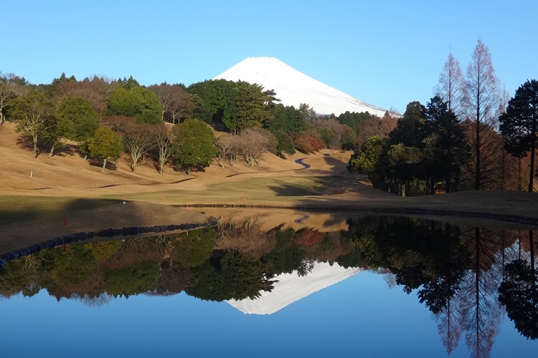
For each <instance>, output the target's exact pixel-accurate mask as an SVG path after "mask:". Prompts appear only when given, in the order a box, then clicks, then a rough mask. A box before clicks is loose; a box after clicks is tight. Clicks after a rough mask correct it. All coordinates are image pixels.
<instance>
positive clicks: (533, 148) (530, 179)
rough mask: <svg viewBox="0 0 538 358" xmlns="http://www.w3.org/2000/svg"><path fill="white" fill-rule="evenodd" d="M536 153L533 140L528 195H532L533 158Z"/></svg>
mask: <svg viewBox="0 0 538 358" xmlns="http://www.w3.org/2000/svg"><path fill="white" fill-rule="evenodd" d="M535 151H536V138H535V139H534V140H533V143H532V149H531V168H530V173H529V193H532V189H533V184H534V156H535Z"/></svg>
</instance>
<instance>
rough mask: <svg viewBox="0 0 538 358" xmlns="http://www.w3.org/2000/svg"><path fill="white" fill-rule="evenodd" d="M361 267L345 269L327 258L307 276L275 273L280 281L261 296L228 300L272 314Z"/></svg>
mask: <svg viewBox="0 0 538 358" xmlns="http://www.w3.org/2000/svg"><path fill="white" fill-rule="evenodd" d="M362 271H363V270H362V269H360V268H352V269H346V268H343V267H341V266H338V264H336V263H334V264H333V265H332V266H331V265H330V264H329V263H327V262H316V263H315V264H314V268H313V269H312V271H311V272H310V273H309V274H307V275H306V276H299V275H298V274H297V272H293V273H291V274H288V273H285V274H282V275H279V276H278V277H275V279H276V280H277V281H278V282H277V283H275V284H274V288H273V290H272V291H271V292H265V291H262V292H261V297H260V298H258V299H255V300H251V299H250V298H247V299H244V300H241V301H236V300H230V301H227V302H228V303H229V304H230V305H232V306H233V307H235V308H237V309H238V310H239V311H241V312H243V313H245V314H256V315H270V314H273V313H275V312H278V311H280V310H281V309H283V308H284V307H286V306H288V305H290V304H292V303H293V302H296V301H299V300H301V299H303V298H305V297H306V296H309V295H311V294H313V293H315V292H318V291H321V290H322V289H324V288H326V287H329V286H332V285H334V284H336V283H338V282H340V281H343V280H345V279H347V278H349V277H351V276H354V275H356V274H358V273H359V272H362Z"/></svg>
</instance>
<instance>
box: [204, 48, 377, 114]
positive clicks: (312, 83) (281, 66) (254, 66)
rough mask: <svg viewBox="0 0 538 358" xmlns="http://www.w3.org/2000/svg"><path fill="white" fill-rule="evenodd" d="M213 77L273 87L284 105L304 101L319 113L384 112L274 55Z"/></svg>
mask: <svg viewBox="0 0 538 358" xmlns="http://www.w3.org/2000/svg"><path fill="white" fill-rule="evenodd" d="M214 79H215V80H217V79H225V80H228V81H245V82H249V83H257V84H259V85H261V86H263V88H264V89H266V90H271V89H272V90H274V91H275V92H276V97H277V98H278V99H280V100H281V102H282V104H284V105H286V106H294V107H295V108H298V107H299V105H300V104H301V103H306V104H308V105H310V106H311V107H312V108H314V110H315V111H316V112H317V113H318V114H322V115H329V114H335V115H337V116H338V115H340V114H341V113H344V112H346V111H349V112H369V113H370V114H374V115H376V116H378V117H380V118H381V117H383V115H384V114H385V112H386V110H384V109H382V108H379V107H376V106H373V105H371V104H368V103H365V102H363V101H361V100H358V99H356V98H353V97H351V96H350V95H348V94H345V93H344V92H341V91H339V90H337V89H335V88H333V87H330V86H327V85H326V84H324V83H322V82H320V81H318V80H315V79H313V78H312V77H309V76H307V75H305V74H304V73H301V72H299V71H297V70H295V69H293V68H292V67H290V66H288V65H287V64H285V63H284V62H282V61H280V60H278V59H276V58H274V57H249V58H247V59H245V60H243V61H241V62H239V63H238V64H237V65H235V66H233V67H231V68H230V69H228V70H226V71H224V72H223V73H221V74H220V75H218V76H217V77H215V78H214Z"/></svg>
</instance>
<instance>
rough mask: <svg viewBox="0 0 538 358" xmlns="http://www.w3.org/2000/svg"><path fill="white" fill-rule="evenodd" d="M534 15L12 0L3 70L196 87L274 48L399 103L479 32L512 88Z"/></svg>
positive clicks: (354, 91)
mask: <svg viewBox="0 0 538 358" xmlns="http://www.w3.org/2000/svg"><path fill="white" fill-rule="evenodd" d="M536 14H538V2H536V1H531V0H512V1H507V0H506V1H498V0H488V1H486V0H467V1H463V0H454V1H442V2H441V1H427V0H424V1H419V0H415V1H413V0H409V1H398V0H393V1H383V0H380V1H350V0H331V1H282V0H273V1H256V0H248V1H247V0H227V1H203V0H198V1H167V0H153V1H149V2H136V1H114V0H108V1H101V0H94V1H84V2H78V1H64V0H49V1H37V0H18V1H7V2H5V3H4V4H3V6H2V31H1V34H0V40H1V44H2V54H1V56H0V71H2V72H4V73H6V72H13V73H15V74H17V75H19V76H24V77H26V79H27V80H29V81H30V82H32V83H50V82H51V81H52V80H53V79H54V78H55V77H59V76H60V74H61V73H62V72H65V73H66V74H67V75H68V76H69V75H74V76H75V77H77V78H78V79H82V78H84V77H87V76H92V75H94V74H97V75H105V76H108V77H111V78H118V77H128V76H131V75H132V76H133V77H134V78H136V79H137V80H138V81H139V82H140V83H142V84H144V85H151V84H154V83H160V82H163V81H166V82H168V83H178V82H179V83H184V84H186V85H189V84H191V83H194V82H198V81H202V80H205V79H210V78H213V77H215V76H216V75H218V74H220V73H222V72H224V71H225V70H227V69H228V68H230V67H231V66H233V65H235V64H236V63H238V62H240V61H242V60H244V59H245V58H247V57H254V56H271V57H276V58H278V59H280V60H281V61H283V62H285V63H287V64H288V65H290V66H291V67H293V68H295V69H297V70H299V71H301V72H303V73H305V74H307V75H309V76H311V77H313V78H315V79H317V80H320V81H322V82H324V83H326V84H328V85H330V86H332V87H335V88H337V89H339V90H341V91H343V92H346V93H348V94H350V95H352V96H354V97H356V98H359V99H361V100H363V101H366V102H369V103H371V104H374V105H377V106H380V107H383V108H390V107H395V108H396V109H397V110H399V111H401V112H403V111H404V110H405V106H406V105H407V103H409V102H410V101H414V100H418V101H421V102H423V103H425V102H426V101H428V100H429V99H430V98H431V97H432V95H433V88H434V87H435V85H436V84H437V82H438V79H439V73H440V72H441V69H442V67H443V64H444V62H445V61H446V59H447V57H448V54H449V51H452V53H453V55H454V56H455V57H456V58H457V59H458V60H459V61H460V64H461V65H462V70H463V71H464V72H465V69H466V67H467V64H468V63H469V60H470V58H471V54H472V52H473V50H474V47H475V45H476V43H477V40H478V39H479V38H481V39H482V41H483V42H484V43H485V44H486V46H488V47H489V50H490V52H491V55H492V61H493V65H494V67H495V69H496V73H497V76H498V77H499V79H500V80H501V81H502V82H503V83H504V85H505V87H506V89H507V90H508V92H509V93H510V95H513V94H514V91H515V89H516V88H517V87H518V86H519V85H521V84H522V83H523V82H525V81H526V80H527V79H536V78H538V39H537V36H536V33H537V32H536Z"/></svg>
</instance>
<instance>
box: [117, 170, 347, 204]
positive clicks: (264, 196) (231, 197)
mask: <svg viewBox="0 0 538 358" xmlns="http://www.w3.org/2000/svg"><path fill="white" fill-rule="evenodd" d="M335 178H337V177H326V176H324V177H314V176H312V177H280V178H250V179H245V180H241V181H230V182H224V183H219V184H215V185H211V186H210V187H208V188H207V189H206V190H200V191H193V190H169V191H159V192H153V193H126V194H125V198H126V199H129V200H151V201H157V200H159V199H161V198H162V197H164V198H165V200H166V201H168V202H182V203H185V202H191V203H209V202H213V203H234V202H239V201H242V200H243V198H246V199H247V200H256V201H268V200H271V201H296V200H303V199H304V197H308V196H315V195H322V194H323V193H324V191H325V190H326V189H327V188H328V187H329V186H331V185H332V183H334V180H335ZM108 197H109V198H116V199H117V198H118V195H114V196H108Z"/></svg>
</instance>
